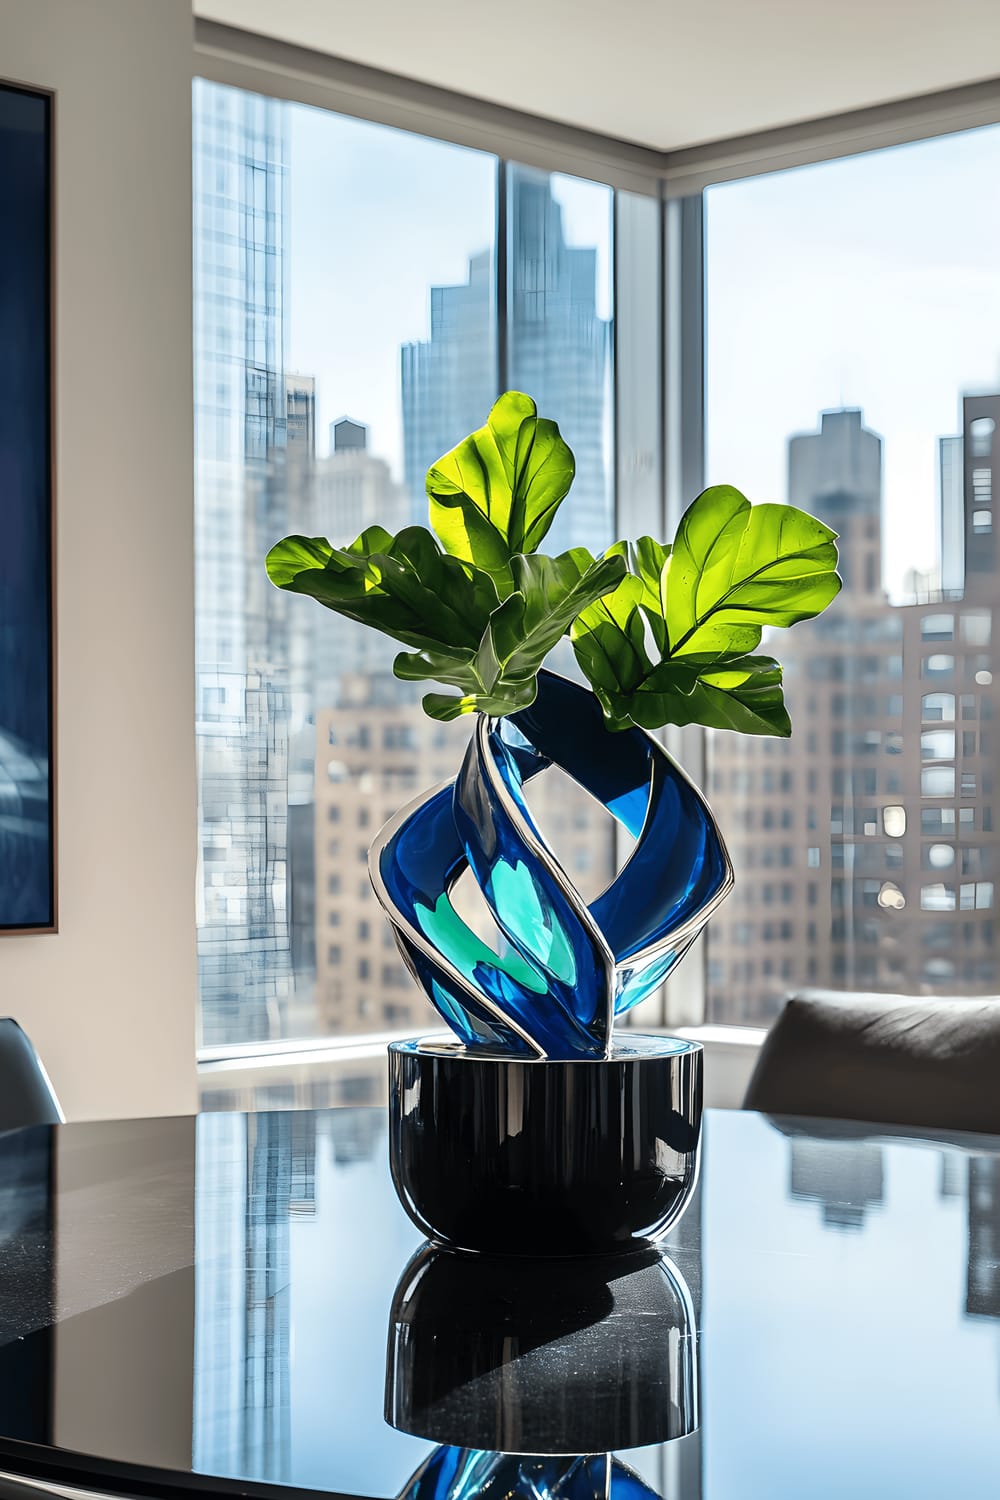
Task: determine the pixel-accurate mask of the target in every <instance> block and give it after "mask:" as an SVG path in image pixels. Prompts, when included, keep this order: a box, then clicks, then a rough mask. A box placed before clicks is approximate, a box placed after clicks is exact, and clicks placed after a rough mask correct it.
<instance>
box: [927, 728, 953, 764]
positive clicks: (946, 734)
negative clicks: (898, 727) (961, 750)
mask: <svg viewBox="0 0 1000 1500" xmlns="http://www.w3.org/2000/svg"><path fill="white" fill-rule="evenodd" d="M920 757H921V759H922V760H954V759H955V731H954V730H953V729H934V730H931V731H930V732H929V733H927V734H922V735H921V736H920Z"/></svg>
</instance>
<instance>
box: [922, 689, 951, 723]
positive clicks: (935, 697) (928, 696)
mask: <svg viewBox="0 0 1000 1500" xmlns="http://www.w3.org/2000/svg"><path fill="white" fill-rule="evenodd" d="M920 716H921V718H922V719H923V721H924V723H925V724H933V723H934V722H935V721H940V722H941V723H944V724H950V723H951V722H952V721H953V720H954V717H955V694H954V693H925V694H924V696H923V698H922V699H921V712H920Z"/></svg>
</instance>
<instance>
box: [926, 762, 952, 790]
mask: <svg viewBox="0 0 1000 1500" xmlns="http://www.w3.org/2000/svg"><path fill="white" fill-rule="evenodd" d="M920 793H921V796H923V797H954V795H955V767H954V766H925V767H924V769H923V770H922V771H921V773H920Z"/></svg>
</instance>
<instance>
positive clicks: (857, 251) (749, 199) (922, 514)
mask: <svg viewBox="0 0 1000 1500" xmlns="http://www.w3.org/2000/svg"><path fill="white" fill-rule="evenodd" d="M998 168H1000V127H997V126H989V127H987V128H984V129H980V130H975V131H967V132H964V133H962V134H959V135H952V136H946V137H942V138H940V139H938V140H934V141H929V142H919V143H915V144H913V145H908V146H900V147H894V148H892V149H890V150H885V151H879V152H872V153H869V154H867V155H864V156H854V157H848V158H845V159H843V160H841V161H837V162H828V163H823V164H821V165H818V166H810V167H800V168H796V169H795V170H793V171H788V172H781V173H776V174H773V175H771V176H769V177H761V178H755V179H749V180H747V181H745V182H737V183H728V184H725V185H721V186H719V187H716V188H712V189H709V191H708V193H707V195H706V239H707V265H706V289H707V291H706V295H707V308H708V313H707V329H708V350H707V366H708V389H707V412H708V421H707V425H708V441H707V460H708V477H709V480H710V482H712V483H717V482H721V481H726V482H729V483H733V484H736V485H738V486H739V488H741V489H742V490H744V491H745V492H746V493H747V494H748V495H749V496H750V498H751V499H752V500H755V501H756V500H784V499H786V498H787V496H786V472H785V471H786V462H787V439H788V437H789V436H790V435H791V434H792V433H796V432H811V431H814V430H816V428H817V427H818V421H817V417H818V413H819V412H821V411H823V410H825V409H830V408H833V407H838V406H856V407H860V408H861V409H862V411H863V413H864V420H865V423H866V425H867V426H868V427H869V428H871V429H872V430H874V431H875V432H877V433H878V434H879V435H880V436H881V437H882V438H883V440H884V449H883V461H884V506H885V531H884V539H885V554H886V555H885V563H884V581H885V583H886V585H887V586H888V588H889V590H890V593H891V594H893V596H894V597H899V596H900V595H901V592H902V583H903V577H904V574H905V571H906V569H907V568H909V567H917V568H929V567H931V566H932V565H933V564H934V562H935V561H936V512H935V506H936V494H937V467H936V466H937V439H938V437H939V436H942V435H945V434H948V433H954V432H958V431H960V430H961V429H960V422H961V405H960V397H961V395H962V394H963V393H965V394H972V393H980V392H989V391H996V390H998V389H1000V357H998V356H1000V255H998V246H1000V199H998V195H997V193H996V191H995V183H996V179H997V171H998Z"/></svg>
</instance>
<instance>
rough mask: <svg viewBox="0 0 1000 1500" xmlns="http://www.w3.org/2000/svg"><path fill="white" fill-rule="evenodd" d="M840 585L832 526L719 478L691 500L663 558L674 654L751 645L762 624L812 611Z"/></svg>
mask: <svg viewBox="0 0 1000 1500" xmlns="http://www.w3.org/2000/svg"><path fill="white" fill-rule="evenodd" d="M840 586H841V584H840V579H839V578H838V576H837V547H836V532H833V531H831V530H830V528H829V526H824V525H823V522H822V521H817V520H816V518H815V516H810V515H807V514H806V512H805V511H803V510H798V509H797V508H796V507H795V506H794V505H751V504H750V501H749V500H748V499H747V498H746V496H745V495H741V494H740V492H739V490H736V489H733V488H732V486H731V485H716V486H714V487H713V488H712V489H708V490H705V491H704V493H703V494H701V495H699V496H698V498H697V499H696V500H695V501H694V502H693V503H692V504H691V505H690V506H689V507H688V509H687V511H686V512H685V514H684V515H683V517H682V518H681V523H680V526H679V527H678V528H677V536H676V537H675V539H674V544H673V547H672V549H671V553H670V557H669V559H668V560H667V561H666V563H665V564H664V578H663V593H664V596H665V604H666V608H665V610H664V611H663V613H664V615H665V618H666V624H667V632H668V636H669V642H670V651H671V654H673V655H675V656H679V655H682V654H684V653H689V654H697V653H704V652H706V651H732V650H743V651H746V650H748V649H752V648H753V647H754V646H756V645H757V644H758V642H759V641H760V636H761V629H762V627H763V626H765V625H778V626H789V625H794V624H795V623H796V622H797V621H799V620H808V619H811V618H812V617H813V616H814V615H818V614H820V613H821V612H822V611H823V610H824V609H825V608H826V606H827V605H828V604H829V603H830V602H831V600H833V599H834V598H836V596H837V594H838V593H839V591H840Z"/></svg>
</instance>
